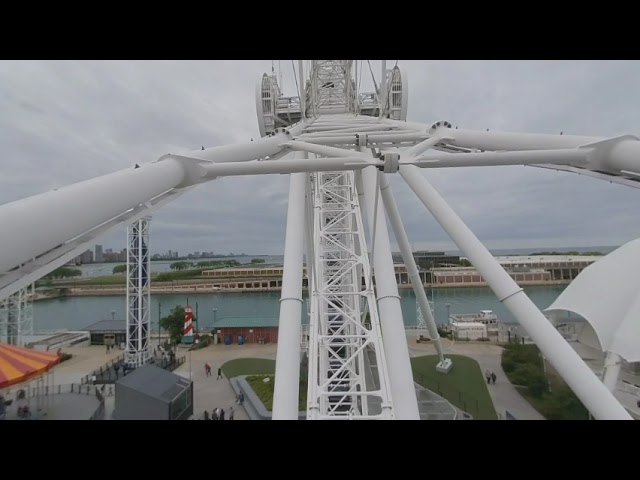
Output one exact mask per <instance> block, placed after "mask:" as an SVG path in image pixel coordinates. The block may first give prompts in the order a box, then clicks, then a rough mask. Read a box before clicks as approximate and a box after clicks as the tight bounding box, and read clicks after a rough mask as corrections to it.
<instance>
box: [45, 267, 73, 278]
mask: <svg viewBox="0 0 640 480" xmlns="http://www.w3.org/2000/svg"><path fill="white" fill-rule="evenodd" d="M81 275H82V270H78V269H77V268H67V267H60V268H56V269H55V270H54V271H53V272H51V273H50V274H49V275H47V276H46V277H45V278H68V277H79V276H81Z"/></svg>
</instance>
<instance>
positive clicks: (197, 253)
mask: <svg viewBox="0 0 640 480" xmlns="http://www.w3.org/2000/svg"><path fill="white" fill-rule="evenodd" d="M413 243H414V244H413V245H412V247H413V251H430V252H445V253H459V252H460V251H459V249H458V248H457V247H456V246H455V245H453V246H451V247H449V248H445V247H438V246H436V247H425V248H423V247H422V246H421V245H422V242H413ZM123 244H124V242H123ZM391 246H392V250H393V251H394V252H397V251H399V248H397V245H396V244H394V243H392V245H391ZM619 246H620V245H591V244H588V245H534V246H526V245H525V246H523V245H515V246H498V247H492V246H490V245H488V248H489V249H490V250H531V253H534V252H535V251H553V250H560V251H561V250H571V249H578V250H585V249H589V250H591V249H593V250H596V251H598V250H601V249H604V250H607V251H609V250H611V249H615V248H617V247H619ZM97 247H102V250H103V255H104V254H106V253H109V252H122V251H123V250H125V249H126V245H124V246H122V247H113V246H111V247H107V246H106V245H100V244H96V245H95V246H94V247H93V248H92V249H91V250H92V251H94V252H95V251H96V248H97ZM150 250H151V257H152V258H153V257H156V259H157V257H158V256H160V257H163V258H162V259H167V260H170V259H174V258H185V257H189V256H192V257H195V258H211V257H212V256H213V255H226V256H252V255H254V256H281V255H284V251H282V252H275V253H274V252H260V251H258V249H257V248H256V249H254V250H251V251H249V252H248V253H247V252H234V251H230V252H219V251H216V250H207V249H203V250H194V251H191V252H186V251H181V250H179V249H176V250H174V249H169V250H166V251H164V252H159V251H156V250H154V249H153V247H150ZM169 252H171V253H172V254H173V256H172V257H169V256H168V255H167V254H168V253H169ZM165 256H166V258H164V257H165ZM94 258H95V257H94ZM95 261H96V263H98V261H97V260H95ZM125 261H126V258H125Z"/></svg>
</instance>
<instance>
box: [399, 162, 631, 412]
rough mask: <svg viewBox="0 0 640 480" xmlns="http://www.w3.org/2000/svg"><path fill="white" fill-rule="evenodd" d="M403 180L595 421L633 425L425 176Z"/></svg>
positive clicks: (414, 171)
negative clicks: (628, 422)
mask: <svg viewBox="0 0 640 480" xmlns="http://www.w3.org/2000/svg"><path fill="white" fill-rule="evenodd" d="M400 175H402V177H403V178H404V179H405V181H406V182H407V183H408V184H409V186H410V187H411V189H412V190H413V191H414V192H415V194H416V195H417V196H418V198H419V199H420V201H422V203H423V204H424V205H425V207H427V208H428V209H429V211H430V212H431V213H432V215H433V216H434V217H435V219H436V220H437V221H438V223H439V224H440V225H442V227H443V228H444V229H445V231H446V232H447V233H448V234H449V236H450V237H451V239H452V240H453V241H454V242H455V243H456V245H457V246H458V248H460V250H461V251H462V252H463V253H464V254H465V255H466V257H467V258H468V259H469V261H470V262H471V263H472V264H473V265H474V266H475V267H476V268H477V269H478V271H479V272H480V273H481V274H482V276H483V278H484V279H485V281H486V282H487V283H488V284H489V287H491V289H492V290H493V291H494V293H495V294H496V296H497V297H498V299H499V300H500V301H501V302H503V303H504V305H505V306H506V307H507V308H508V309H509V311H511V313H512V314H513V316H514V317H515V318H516V319H517V320H518V322H519V323H520V324H521V325H522V326H523V327H524V328H525V330H526V331H527V332H528V333H529V335H530V336H531V338H533V340H534V341H535V342H536V344H537V345H538V347H539V348H540V350H541V351H542V353H543V355H545V357H547V359H548V360H549V361H550V362H551V364H552V365H553V366H554V368H555V369H556V370H557V371H558V372H559V373H560V375H562V378H563V379H564V380H565V381H566V382H567V384H568V385H569V386H570V387H571V389H572V390H573V391H574V393H575V394H576V395H577V396H578V398H580V400H581V401H582V403H583V404H584V405H585V406H586V407H587V409H589V411H590V412H591V413H592V414H593V416H594V417H596V418H597V419H599V420H629V419H630V418H631V417H630V416H629V414H628V413H627V411H626V410H625V409H624V407H623V406H622V405H620V403H619V402H618V400H616V398H615V397H614V396H613V394H612V393H611V392H610V391H609V390H608V389H607V388H606V387H605V386H604V385H603V384H602V383H601V382H600V381H599V379H598V378H597V377H596V376H595V374H594V373H593V372H592V371H591V369H590V368H589V367H588V366H587V364H586V363H584V362H583V361H582V359H581V358H580V356H579V355H578V354H577V353H576V352H575V351H574V350H573V348H571V346H570V345H569V344H568V343H567V342H566V341H565V340H564V339H563V338H562V336H561V335H560V333H559V332H558V331H557V330H556V329H555V328H554V327H553V326H552V325H551V324H550V323H549V322H548V321H547V319H546V318H545V316H544V315H543V314H542V312H541V311H540V310H539V309H538V307H536V306H535V304H534V303H533V302H532V301H531V300H530V299H529V297H527V295H526V294H525V293H524V291H523V290H522V288H520V287H519V286H518V284H516V282H515V281H514V280H513V279H512V278H511V277H510V276H509V274H508V273H507V272H506V271H505V270H504V269H503V268H502V267H501V266H500V264H499V263H498V261H497V260H496V259H495V258H494V257H493V255H491V253H490V252H489V250H487V249H486V248H485V247H484V245H482V243H481V242H480V241H479V240H478V239H477V238H476V236H475V235H474V234H473V233H472V232H471V230H469V228H468V227H467V226H466V225H465V224H464V222H462V220H461V219H460V218H459V217H458V216H457V214H456V213H455V212H454V211H453V209H451V207H449V206H448V205H447V203H446V202H445V201H444V200H443V199H442V197H441V196H440V195H439V194H438V192H437V191H436V190H435V189H434V188H433V187H432V186H431V184H430V183H429V182H428V181H427V179H426V178H424V176H422V173H421V172H420V170H419V169H418V168H417V167H415V166H412V165H405V166H403V167H401V168H400Z"/></svg>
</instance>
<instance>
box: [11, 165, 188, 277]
mask: <svg viewBox="0 0 640 480" xmlns="http://www.w3.org/2000/svg"><path fill="white" fill-rule="evenodd" d="M184 178H185V169H184V167H183V166H182V164H181V163H180V162H177V161H175V160H171V161H162V162H156V163H149V164H146V165H143V166H141V167H140V168H133V167H132V168H128V169H126V170H120V171H118V172H115V173H112V174H109V175H104V176H102V177H97V178H93V179H91V180H87V181H84V182H80V183H76V184H74V185H70V186H68V187H64V188H60V189H58V190H54V191H51V192H47V193H42V194H39V195H35V196H33V197H28V198H25V199H22V200H17V201H15V202H11V203H7V204H5V205H2V206H0V224H2V225H11V226H12V227H11V228H12V229H13V230H14V231H16V232H20V235H3V236H2V238H0V272H4V271H6V270H9V269H11V268H13V267H16V266H18V265H20V264H22V263H26V262H27V261H29V260H30V259H32V258H35V257H37V256H39V255H42V254H44V253H46V252H47V251H49V250H51V249H53V248H56V247H57V246H59V245H61V244H63V243H65V242H67V241H69V240H71V239H72V238H75V237H77V236H79V235H82V234H83V233H85V232H87V231H89V230H91V229H93V228H95V227H97V226H99V225H101V224H103V223H104V222H107V221H109V220H111V219H113V218H114V217H117V216H119V215H122V214H123V213H124V212H126V211H127V210H130V209H131V208H134V207H136V206H137V205H140V204H141V203H144V202H146V201H148V200H149V199H151V198H153V197H156V196H158V195H160V194H162V193H164V192H166V191H168V190H170V189H171V188H175V187H178V186H179V185H180V184H181V183H182V181H183V180H184ZM88 206H91V207H90V208H89V207H88Z"/></svg>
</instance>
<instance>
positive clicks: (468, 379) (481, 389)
mask: <svg viewBox="0 0 640 480" xmlns="http://www.w3.org/2000/svg"><path fill="white" fill-rule="evenodd" d="M447 357H449V358H451V360H452V361H453V367H452V368H451V370H450V371H449V373H439V372H437V371H436V364H437V363H438V356H437V355H427V356H424V357H414V358H412V359H411V367H412V369H413V379H414V380H415V381H416V382H417V383H419V384H420V385H422V386H423V387H425V388H427V389H429V390H431V391H433V392H435V393H437V394H438V395H440V396H441V397H443V398H445V399H447V400H448V401H449V402H451V403H452V404H453V405H455V406H456V407H458V408H460V409H462V410H464V411H465V412H468V413H470V414H471V415H473V418H474V419H476V420H497V419H498V415H497V414H496V410H495V408H494V407H493V402H492V401H491V396H490V395H489V391H488V390H487V383H486V380H485V378H484V374H483V373H482V369H481V368H480V365H478V362H476V361H475V360H474V359H472V358H469V357H464V356H462V355H447Z"/></svg>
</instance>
